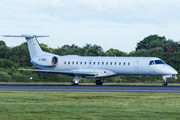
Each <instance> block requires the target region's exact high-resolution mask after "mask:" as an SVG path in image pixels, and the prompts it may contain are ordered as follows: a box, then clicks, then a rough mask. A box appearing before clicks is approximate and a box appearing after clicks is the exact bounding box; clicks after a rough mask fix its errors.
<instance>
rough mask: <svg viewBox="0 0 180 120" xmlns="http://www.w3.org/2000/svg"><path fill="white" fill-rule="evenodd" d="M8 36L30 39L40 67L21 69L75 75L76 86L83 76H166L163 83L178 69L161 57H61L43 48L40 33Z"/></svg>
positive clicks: (33, 56) (33, 57)
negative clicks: (39, 38)
mask: <svg viewBox="0 0 180 120" xmlns="http://www.w3.org/2000/svg"><path fill="white" fill-rule="evenodd" d="M3 36H4V37H24V38H25V39H26V40H27V44H28V48H29V53H30V56H31V63H32V64H34V65H35V66H37V67H38V68H40V69H19V70H26V71H36V72H44V73H45V72H47V73H54V74H64V75H69V76H73V77H74V78H73V80H72V82H71V84H72V85H78V84H79V77H84V78H88V79H97V80H96V85H102V84H103V82H104V80H105V78H107V77H112V76H117V75H152V76H162V78H163V82H162V85H163V86H167V85H168V83H167V81H166V79H167V78H172V77H175V78H176V75H177V74H178V73H177V71H176V70H175V69H174V68H172V67H171V66H169V65H167V64H166V63H164V62H163V61H162V60H161V59H159V58H157V57H90V56H87V57H82V56H78V55H66V56H58V55H55V54H52V53H48V52H44V51H42V49H41V47H40V45H39V43H38V40H37V38H38V37H48V36H37V35H25V34H22V35H3Z"/></svg>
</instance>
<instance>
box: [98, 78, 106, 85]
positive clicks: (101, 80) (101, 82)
mask: <svg viewBox="0 0 180 120" xmlns="http://www.w3.org/2000/svg"><path fill="white" fill-rule="evenodd" d="M104 81H105V78H100V79H98V80H96V85H102V84H103V83H104Z"/></svg>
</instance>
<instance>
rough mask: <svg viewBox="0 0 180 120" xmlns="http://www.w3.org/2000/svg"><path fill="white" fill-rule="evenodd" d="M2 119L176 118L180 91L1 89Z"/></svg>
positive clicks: (178, 110) (179, 103) (0, 109)
mask: <svg viewBox="0 0 180 120" xmlns="http://www.w3.org/2000/svg"><path fill="white" fill-rule="evenodd" d="M0 119H1V120H21V119H22V120H32V119H33V120H37V119H43V120H57V119H78V120H79V119H83V120H99V119H101V120H102V119H107V120H109V119H110V120H113V119H129V120H132V119H136V120H139V119H142V120H144V119H152V120H158V119H165V120H169V119H174V120H176V119H180V94H178V93H123V92H56V91H0Z"/></svg>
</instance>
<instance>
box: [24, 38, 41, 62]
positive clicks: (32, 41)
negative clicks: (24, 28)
mask: <svg viewBox="0 0 180 120" xmlns="http://www.w3.org/2000/svg"><path fill="white" fill-rule="evenodd" d="M26 40H27V44H28V48H29V53H30V56H31V59H32V58H34V57H37V56H40V55H43V51H42V49H41V47H40V45H39V42H38V41H37V38H36V36H34V37H31V38H28V37H26Z"/></svg>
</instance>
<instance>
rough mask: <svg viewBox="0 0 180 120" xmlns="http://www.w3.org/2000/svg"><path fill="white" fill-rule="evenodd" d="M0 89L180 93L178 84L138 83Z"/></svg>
mask: <svg viewBox="0 0 180 120" xmlns="http://www.w3.org/2000/svg"><path fill="white" fill-rule="evenodd" d="M0 90H1V91H2V90H12V91H79V92H154V93H180V86H144V85H143V86H139V85H102V86H96V85H79V86H71V85H14V84H1V85H0Z"/></svg>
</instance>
